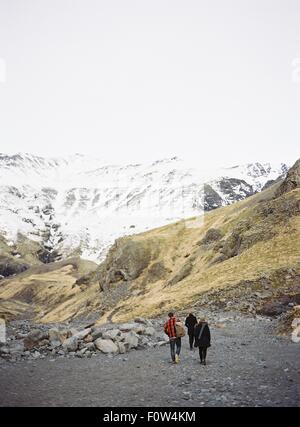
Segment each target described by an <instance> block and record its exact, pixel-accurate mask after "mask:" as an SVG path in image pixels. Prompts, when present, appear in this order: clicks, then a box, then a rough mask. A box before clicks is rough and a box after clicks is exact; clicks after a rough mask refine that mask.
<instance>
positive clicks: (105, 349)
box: [95, 338, 119, 353]
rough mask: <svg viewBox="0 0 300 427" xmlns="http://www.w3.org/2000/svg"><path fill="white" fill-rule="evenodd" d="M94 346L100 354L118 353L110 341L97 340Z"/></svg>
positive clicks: (115, 346)
mask: <svg viewBox="0 0 300 427" xmlns="http://www.w3.org/2000/svg"><path fill="white" fill-rule="evenodd" d="M95 346H96V347H97V349H98V350H100V351H101V352H102V353H118V351H119V350H118V347H117V345H116V344H115V343H114V342H113V341H112V340H108V339H102V338H98V339H97V340H96V341H95Z"/></svg>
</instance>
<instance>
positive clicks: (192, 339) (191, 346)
mask: <svg viewBox="0 0 300 427" xmlns="http://www.w3.org/2000/svg"><path fill="white" fill-rule="evenodd" d="M194 339H195V336H194V332H193V333H192V334H189V341H190V349H192V348H193V345H194Z"/></svg>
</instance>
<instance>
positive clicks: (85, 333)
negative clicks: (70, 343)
mask: <svg viewBox="0 0 300 427" xmlns="http://www.w3.org/2000/svg"><path fill="white" fill-rule="evenodd" d="M91 332H92V330H91V328H88V329H84V330H83V331H80V332H78V331H77V333H76V334H74V337H76V338H77V339H79V340H83V339H84V338H86V337H87V336H88V335H90V333H91Z"/></svg>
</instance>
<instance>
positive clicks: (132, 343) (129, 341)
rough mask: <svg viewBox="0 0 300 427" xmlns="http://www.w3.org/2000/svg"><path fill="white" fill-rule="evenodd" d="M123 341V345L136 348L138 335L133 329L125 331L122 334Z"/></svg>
mask: <svg viewBox="0 0 300 427" xmlns="http://www.w3.org/2000/svg"><path fill="white" fill-rule="evenodd" d="M124 342H125V345H127V346H128V348H129V349H131V348H137V347H138V344H139V338H138V335H137V334H136V333H135V332H133V331H131V332H127V333H126V334H124Z"/></svg>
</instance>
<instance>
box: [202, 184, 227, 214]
mask: <svg viewBox="0 0 300 427" xmlns="http://www.w3.org/2000/svg"><path fill="white" fill-rule="evenodd" d="M222 205H223V199H222V197H221V196H219V194H218V193H217V192H216V191H215V190H214V189H213V188H212V187H211V186H210V185H208V184H204V210H205V211H211V210H213V209H216V208H219V207H221V206H222Z"/></svg>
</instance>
